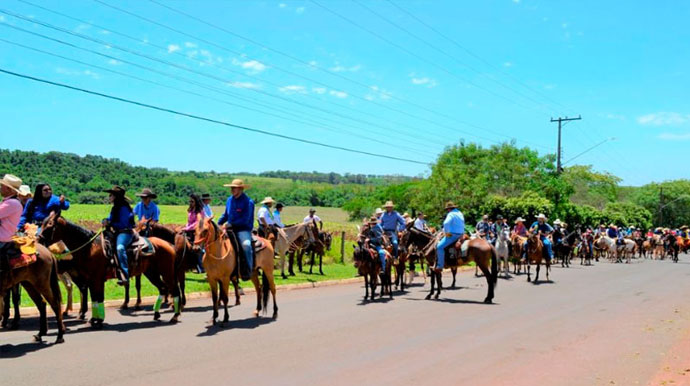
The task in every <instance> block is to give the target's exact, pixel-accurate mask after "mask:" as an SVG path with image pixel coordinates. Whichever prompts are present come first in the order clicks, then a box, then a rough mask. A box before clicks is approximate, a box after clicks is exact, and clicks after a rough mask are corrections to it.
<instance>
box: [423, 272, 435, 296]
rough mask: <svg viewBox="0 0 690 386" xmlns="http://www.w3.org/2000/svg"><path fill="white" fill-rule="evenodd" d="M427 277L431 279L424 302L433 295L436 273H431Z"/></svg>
mask: <svg viewBox="0 0 690 386" xmlns="http://www.w3.org/2000/svg"><path fill="white" fill-rule="evenodd" d="M429 277H430V278H431V290H430V291H429V294H428V295H426V298H425V299H426V300H429V299H431V296H432V295H433V294H434V286H435V285H436V272H434V271H432V272H431V274H430V275H429Z"/></svg>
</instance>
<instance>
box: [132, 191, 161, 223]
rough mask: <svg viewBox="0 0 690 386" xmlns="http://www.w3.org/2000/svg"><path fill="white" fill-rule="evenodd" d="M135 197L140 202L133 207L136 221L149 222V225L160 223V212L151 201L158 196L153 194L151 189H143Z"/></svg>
mask: <svg viewBox="0 0 690 386" xmlns="http://www.w3.org/2000/svg"><path fill="white" fill-rule="evenodd" d="M137 197H140V198H141V201H139V202H138V203H137V205H135V206H134V214H135V215H136V216H137V221H142V220H144V219H145V220H150V221H151V223H153V224H155V223H157V222H158V221H160V216H161V211H160V209H158V205H156V203H155V202H153V200H155V199H156V198H158V195H156V194H155V193H153V192H152V191H151V189H149V188H144V189H143V190H142V191H141V193H137Z"/></svg>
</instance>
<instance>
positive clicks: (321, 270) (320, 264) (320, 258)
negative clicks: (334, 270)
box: [319, 253, 324, 275]
mask: <svg viewBox="0 0 690 386" xmlns="http://www.w3.org/2000/svg"><path fill="white" fill-rule="evenodd" d="M323 255H324V254H323V253H319V273H320V274H321V275H323Z"/></svg>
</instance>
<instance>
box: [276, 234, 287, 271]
mask: <svg viewBox="0 0 690 386" xmlns="http://www.w3.org/2000/svg"><path fill="white" fill-rule="evenodd" d="M276 245H277V243H276ZM286 254H287V251H283V250H278V255H280V277H282V278H283V280H284V279H287V275H285V255H286Z"/></svg>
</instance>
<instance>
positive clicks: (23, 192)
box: [19, 185, 33, 198]
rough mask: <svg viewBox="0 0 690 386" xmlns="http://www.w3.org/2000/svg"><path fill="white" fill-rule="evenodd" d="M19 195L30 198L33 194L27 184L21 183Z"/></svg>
mask: <svg viewBox="0 0 690 386" xmlns="http://www.w3.org/2000/svg"><path fill="white" fill-rule="evenodd" d="M19 195H20V196H22V197H28V198H31V197H32V196H33V194H32V193H31V188H30V187H29V185H22V186H20V187H19Z"/></svg>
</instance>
